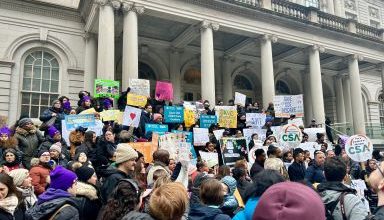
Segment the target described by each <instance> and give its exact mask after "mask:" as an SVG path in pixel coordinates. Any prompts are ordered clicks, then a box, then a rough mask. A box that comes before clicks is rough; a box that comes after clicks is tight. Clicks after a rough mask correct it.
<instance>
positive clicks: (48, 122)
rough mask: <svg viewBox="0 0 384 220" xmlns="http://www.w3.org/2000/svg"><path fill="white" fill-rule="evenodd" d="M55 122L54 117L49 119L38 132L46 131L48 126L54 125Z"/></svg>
mask: <svg viewBox="0 0 384 220" xmlns="http://www.w3.org/2000/svg"><path fill="white" fill-rule="evenodd" d="M55 121H56V116H54V117H52V118H51V119H49V120H48V121H46V122H43V123H42V124H41V125H40V127H39V130H40V131H46V130H47V129H48V128H49V127H50V126H52V125H54V124H55Z"/></svg>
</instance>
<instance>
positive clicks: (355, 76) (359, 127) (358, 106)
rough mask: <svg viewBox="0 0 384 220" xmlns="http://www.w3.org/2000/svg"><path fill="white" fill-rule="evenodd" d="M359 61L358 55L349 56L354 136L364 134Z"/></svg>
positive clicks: (360, 58)
mask: <svg viewBox="0 0 384 220" xmlns="http://www.w3.org/2000/svg"><path fill="white" fill-rule="evenodd" d="M359 60H362V57H361V56H359V55H351V56H350V57H349V59H348V70H349V78H350V80H351V85H350V86H351V88H353V89H350V91H351V97H353V98H352V99H351V105H352V116H353V128H354V130H355V133H356V134H365V123H364V107H363V98H362V96H361V84H360V72H359Z"/></svg>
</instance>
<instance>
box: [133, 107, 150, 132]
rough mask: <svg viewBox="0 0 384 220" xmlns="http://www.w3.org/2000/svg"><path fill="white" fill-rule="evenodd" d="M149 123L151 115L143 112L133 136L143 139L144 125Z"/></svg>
mask: <svg viewBox="0 0 384 220" xmlns="http://www.w3.org/2000/svg"><path fill="white" fill-rule="evenodd" d="M151 122H152V118H151V113H149V112H147V111H144V110H143V111H142V112H141V116H140V123H139V127H138V128H137V129H136V132H135V135H137V136H138V137H145V132H146V131H145V124H149V123H151Z"/></svg>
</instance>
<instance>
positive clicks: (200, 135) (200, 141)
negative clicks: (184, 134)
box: [193, 128, 209, 146]
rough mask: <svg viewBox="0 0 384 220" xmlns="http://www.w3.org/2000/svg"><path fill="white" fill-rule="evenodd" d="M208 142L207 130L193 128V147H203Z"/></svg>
mask: <svg viewBox="0 0 384 220" xmlns="http://www.w3.org/2000/svg"><path fill="white" fill-rule="evenodd" d="M207 142H209V132H208V128H193V145H195V146H205V144H206V143H207Z"/></svg>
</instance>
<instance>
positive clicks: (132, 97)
mask: <svg viewBox="0 0 384 220" xmlns="http://www.w3.org/2000/svg"><path fill="white" fill-rule="evenodd" d="M146 104H147V97H146V96H143V95H136V94H133V93H128V95H127V105H133V106H138V107H144V106H145V105H146Z"/></svg>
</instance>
